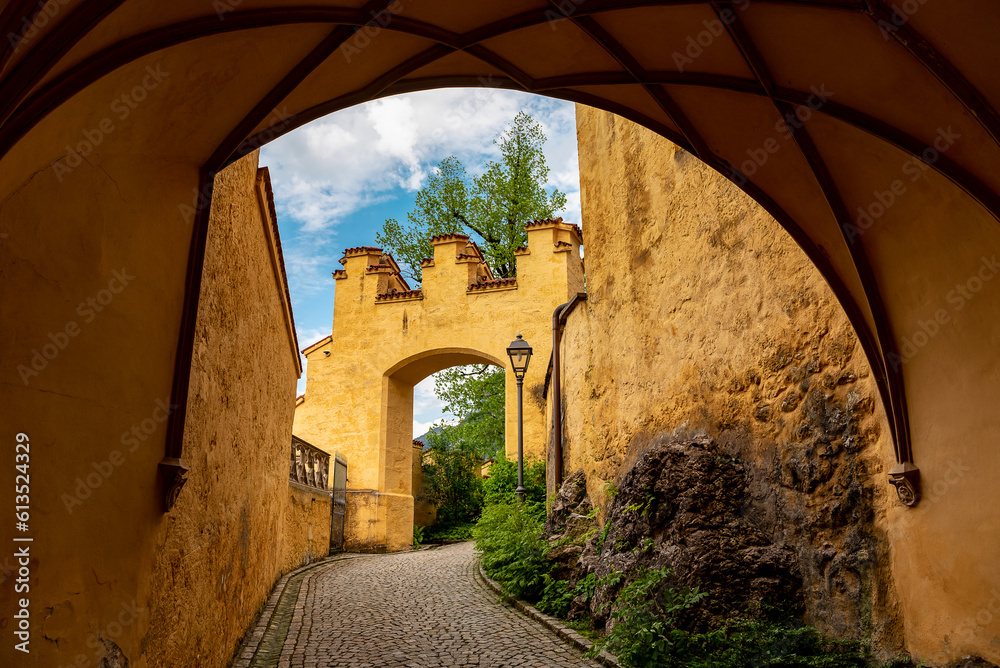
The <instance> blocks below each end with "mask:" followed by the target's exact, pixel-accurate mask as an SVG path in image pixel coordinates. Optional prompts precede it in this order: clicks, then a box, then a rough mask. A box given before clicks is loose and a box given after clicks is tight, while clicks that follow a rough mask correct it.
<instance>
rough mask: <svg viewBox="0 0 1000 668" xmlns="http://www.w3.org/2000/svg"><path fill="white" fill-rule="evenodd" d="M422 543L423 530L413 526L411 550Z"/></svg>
mask: <svg viewBox="0 0 1000 668" xmlns="http://www.w3.org/2000/svg"><path fill="white" fill-rule="evenodd" d="M423 542H424V528H423V527H420V526H417V525H416V524H414V525H413V549H417V548H418V547H420V544H421V543H423Z"/></svg>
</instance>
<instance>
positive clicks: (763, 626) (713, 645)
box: [588, 568, 912, 668]
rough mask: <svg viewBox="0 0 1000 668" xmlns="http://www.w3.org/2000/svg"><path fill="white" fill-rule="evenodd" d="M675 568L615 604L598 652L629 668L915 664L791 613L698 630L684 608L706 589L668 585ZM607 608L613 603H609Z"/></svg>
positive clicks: (608, 581) (636, 585)
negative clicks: (684, 621) (877, 653)
mask: <svg viewBox="0 0 1000 668" xmlns="http://www.w3.org/2000/svg"><path fill="white" fill-rule="evenodd" d="M623 577H624V576H623V574H621V573H617V572H612V573H611V574H610V575H609V576H606V577H605V578H602V579H601V581H600V582H598V583H597V584H598V585H611V586H614V585H615V584H617V582H619V581H621V580H622V579H623ZM670 577H671V572H670V571H669V570H667V569H663V568H661V569H658V570H648V571H647V570H643V571H640V573H639V576H638V577H637V578H636V579H635V580H633V581H632V582H631V583H629V584H628V585H626V586H625V587H624V588H623V589H622V591H621V592H620V593H619V595H618V597H617V599H616V600H615V601H614V602H613V603H610V604H607V605H610V606H611V607H612V612H611V621H612V624H611V630H610V631H609V632H608V634H607V635H606V636H605V637H604V638H602V639H600V640H598V641H597V642H596V643H595V644H594V645H593V647H592V648H591V650H590V652H589V653H588V654H589V655H590V656H596V654H597V653H599V652H600V651H601V650H602V649H607V650H608V651H610V652H612V653H613V654H615V655H616V656H617V658H618V661H619V663H621V665H622V666H625V667H626V668H640V667H641V668H747V667H749V666H753V667H755V668H756V667H758V666H760V667H762V666H768V667H772V668H866V667H870V666H881V667H882V668H891V667H892V666H903V665H912V664H911V663H909V662H908V661H907V662H903V663H900V662H899V661H898V660H896V661H890V662H888V663H884V664H882V663H879V662H878V661H875V660H874V659H873V658H872V657H871V655H870V652H868V651H866V649H865V647H864V646H863V645H862V644H861V643H859V642H845V641H841V640H835V639H832V638H829V637H827V636H825V635H824V634H823V633H821V632H820V631H818V630H817V629H815V628H814V627H812V626H804V625H802V624H800V623H798V622H797V621H796V620H795V619H794V618H793V617H791V616H790V615H787V614H784V615H781V614H775V611H774V610H770V614H771V615H772V617H774V618H772V619H766V618H757V619H744V618H738V619H731V620H729V621H727V622H726V623H725V624H724V625H723V626H722V627H720V628H718V629H716V630H714V631H711V632H709V633H701V634H693V633H688V632H686V631H683V630H681V629H678V628H677V620H678V617H679V616H680V614H681V613H683V612H684V611H685V610H688V609H690V608H691V607H693V606H695V605H697V604H698V603H699V602H700V601H701V600H702V599H704V598H705V596H706V594H704V593H702V592H699V591H698V589H697V588H693V589H682V590H679V591H678V590H676V589H673V588H671V587H668V586H666V583H667V581H668V580H669V579H670ZM606 607H607V606H606Z"/></svg>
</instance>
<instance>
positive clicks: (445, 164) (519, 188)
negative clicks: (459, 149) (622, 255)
mask: <svg viewBox="0 0 1000 668" xmlns="http://www.w3.org/2000/svg"><path fill="white" fill-rule="evenodd" d="M493 143H494V144H498V145H499V147H500V161H499V162H495V161H492V160H491V161H489V162H488V163H487V164H486V170H485V171H484V172H483V173H482V174H481V175H480V176H476V177H474V178H472V179H470V178H469V176H468V174H467V173H466V171H465V167H464V166H463V165H462V163H461V161H459V159H458V158H456V157H455V156H450V157H448V158H445V159H444V160H442V161H441V163H440V164H439V165H438V167H437V170H436V171H435V173H434V175H433V176H431V178H430V180H429V181H428V182H427V185H425V186H424V187H423V188H421V189H420V190H419V191H418V192H417V197H416V201H415V202H414V209H413V210H412V211H410V212H409V213H407V214H406V218H407V221H408V224H405V225H404V224H401V223H399V222H398V221H397V220H395V219H393V218H390V219H388V220H386V221H385V224H384V225H383V226H382V230H381V232H379V233H378V234H377V235H376V237H375V238H376V241H377V243H378V244H380V245H381V246H382V247H383V248H385V249H386V250H388V251H389V252H390V253H392V254H393V256H394V257H395V258H396V261H397V262H399V263H400V265H401V266H403V267H404V270H403V273H404V274H405V275H406V277H407V278H409V279H411V280H412V281H413V282H414V283H416V284H419V283H420V279H421V271H420V261H421V260H422V259H424V258H428V257H431V256H432V253H433V248H432V246H431V244H430V239H431V237H433V236H435V235H438V234H449V233H454V232H458V233H462V234H468V235H469V236H471V237H472V238H473V239H474V240H475V241H476V242H477V243H479V244H480V246H481V249H482V251H483V255H484V256H485V258H486V262H487V264H489V265H490V268H491V269H492V270H493V273H494V275H496V276H501V277H509V276H514V275H515V273H516V264H515V258H514V251H515V250H516V249H517V248H518V246H523V245H525V244H526V243H527V240H528V237H527V234H526V232H525V229H524V228H525V225H526V224H528V223H529V222H531V221H532V220H539V219H543V218H551V217H552V216H553V215H554V214H555V213H556V212H557V211H561V210H562V209H564V208H565V207H566V195H565V194H564V193H562V192H560V191H559V190H553V191H552V192H551V193H548V192H546V190H545V187H544V186H545V183H546V181H547V180H548V176H549V168H548V165H547V164H546V163H545V154H544V153H543V152H542V146H543V145H544V144H545V133H544V132H543V131H542V127H541V125H540V124H539V123H538V122H536V121H535V120H534V119H533V118H532V117H531V116H529V115H528V114H526V113H524V112H523V111H522V112H519V113H518V114H517V116H516V117H515V118H514V121H513V123H511V124H510V125H509V126H508V127H507V128H506V129H505V130H504V131H503V132H501V133H500V134H499V135H498V136H497V137H496V138H495V139H494V140H493Z"/></svg>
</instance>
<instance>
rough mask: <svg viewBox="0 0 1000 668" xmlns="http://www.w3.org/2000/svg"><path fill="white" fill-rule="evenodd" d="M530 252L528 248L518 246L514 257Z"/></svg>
mask: <svg viewBox="0 0 1000 668" xmlns="http://www.w3.org/2000/svg"><path fill="white" fill-rule="evenodd" d="M529 252H530V251H529V250H528V247H527V246H518V247H517V248H515V249H514V255H527V254H528V253H529Z"/></svg>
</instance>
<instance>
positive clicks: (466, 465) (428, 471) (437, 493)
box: [424, 426, 483, 525]
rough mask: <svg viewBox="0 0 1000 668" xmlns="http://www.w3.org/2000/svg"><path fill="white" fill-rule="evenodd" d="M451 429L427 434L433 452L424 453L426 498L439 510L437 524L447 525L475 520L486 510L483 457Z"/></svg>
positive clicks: (447, 428)
mask: <svg viewBox="0 0 1000 668" xmlns="http://www.w3.org/2000/svg"><path fill="white" fill-rule="evenodd" d="M452 429H454V427H450V426H445V428H444V429H442V430H441V431H440V432H437V433H433V432H432V433H430V434H428V436H427V441H428V444H429V445H430V449H428V450H427V451H426V452H424V490H425V494H426V498H427V500H428V501H430V502H431V503H433V504H434V505H435V506H437V523H438V524H448V525H451V524H457V523H461V522H471V521H473V520H475V519H476V518H477V517H479V513H480V510H481V509H482V507H483V480H482V477H481V475H480V470H481V468H482V465H483V460H482V457H480V456H479V455H478V454H477V453H476V452H475V451H474V450H471V449H469V448H466V447H465V446H464V444H463V443H462V441H461V440H459V439H457V438H455V435H454V434H452V433H450V432H451V430H452Z"/></svg>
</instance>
